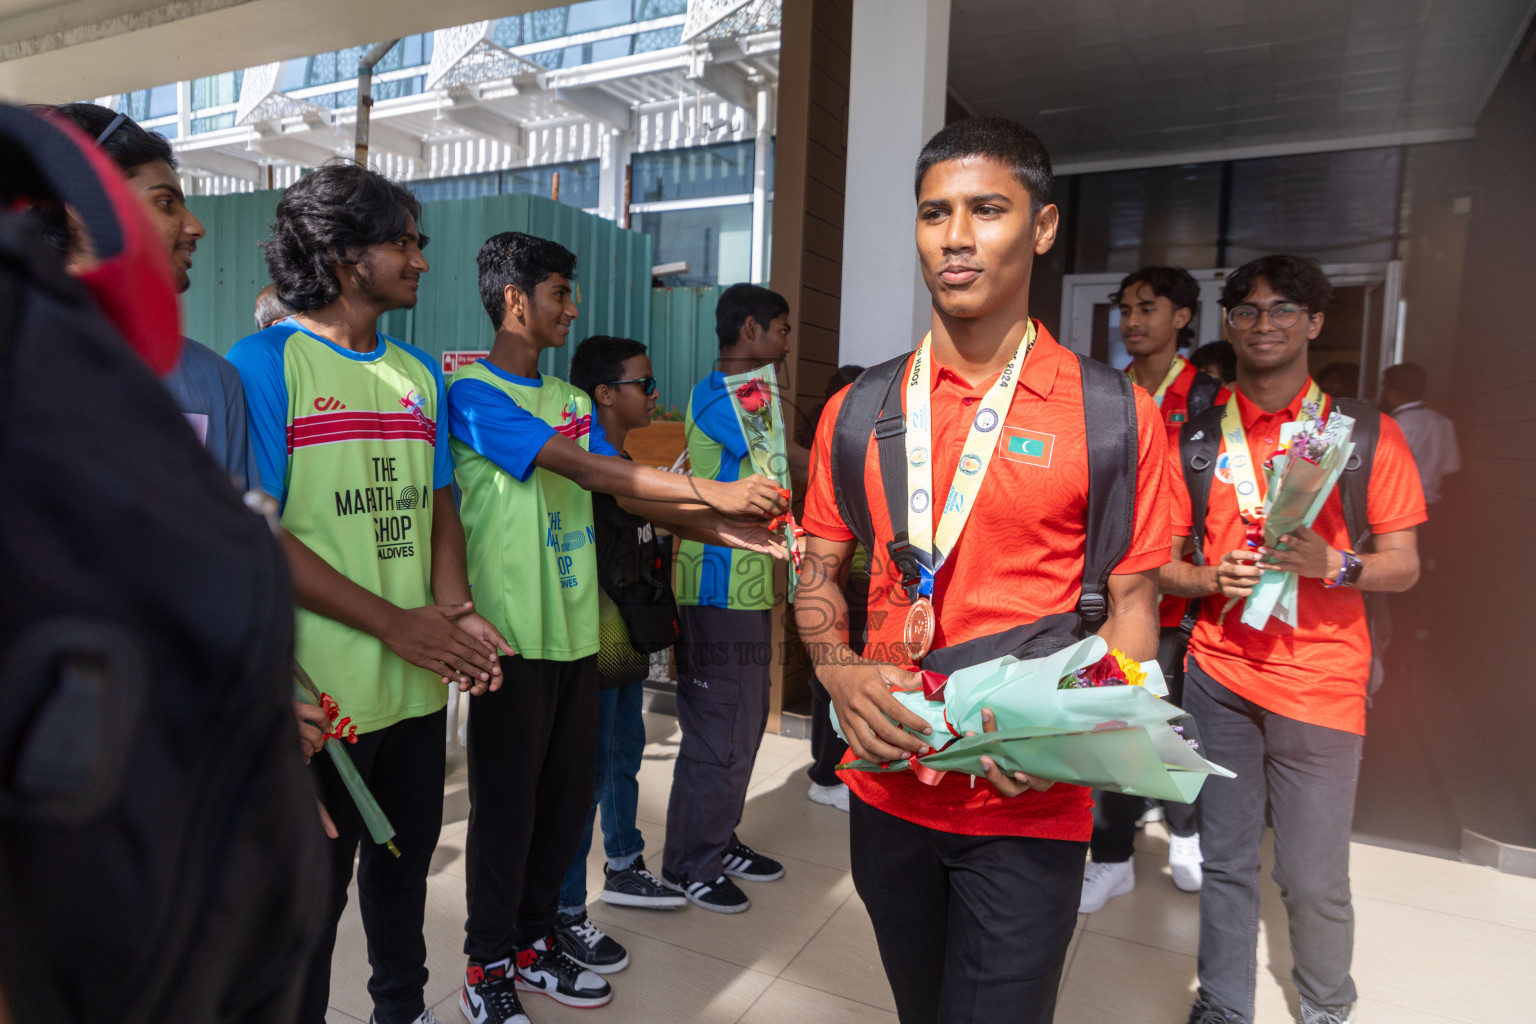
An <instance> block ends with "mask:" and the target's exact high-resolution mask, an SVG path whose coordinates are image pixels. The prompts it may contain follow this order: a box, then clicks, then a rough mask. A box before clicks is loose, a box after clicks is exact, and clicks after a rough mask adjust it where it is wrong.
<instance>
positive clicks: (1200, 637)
mask: <svg viewBox="0 0 1536 1024" xmlns="http://www.w3.org/2000/svg"><path fill="white" fill-rule="evenodd" d="M1310 385H1311V381H1310V380H1309V381H1307V383H1306V384H1303V385H1302V387H1301V390H1300V391H1298V392H1297V393H1296V397H1295V398H1292V399H1291V401H1290V403H1289V404H1288V405H1286V406H1285V408H1283V409H1280V410H1278V411H1276V412H1274V413H1266V412H1265V411H1264V410H1262V409H1260V408H1259V407H1258V406H1257V405H1254V404H1253V403H1252V402H1250V401H1249V400H1248V398H1247V396H1245V395H1244V394H1243V393H1242V392H1241V391H1239V392H1237V407H1238V413H1239V414H1240V415H1241V417H1242V420H1243V429H1244V430H1245V431H1246V432H1247V434H1248V453H1249V457H1250V458H1252V459H1253V464H1254V466H1255V467H1258V466H1262V465H1263V463H1264V460H1266V459H1268V458H1269V456H1270V455H1271V454H1273V453H1274V450H1275V447H1276V446H1277V445H1278V444H1279V443H1280V426H1281V424H1284V423H1289V422H1290V421H1291V420H1294V419H1295V418H1296V417H1297V416H1298V415H1299V414H1300V412H1301V403H1302V399H1303V398H1305V397H1306V393H1307V388H1308V387H1309V386H1310ZM1225 445H1226V442H1222V446H1223V451H1225ZM1169 476H1170V477H1171V479H1170V481H1169V486H1170V491H1171V493H1172V495H1173V535H1174V536H1175V537H1188V536H1189V534H1190V520H1191V515H1192V513H1191V506H1190V501H1189V489H1188V488H1187V487H1185V485H1184V472H1183V469H1182V468H1181V467H1180V465H1179V461H1178V453H1177V452H1175V453H1174V454H1173V458H1172V460H1171V462H1170V469H1169ZM1262 480H1263V477H1262V475H1260V481H1261V484H1262ZM1366 518H1367V519H1368V520H1369V521H1370V525H1371V532H1372V533H1375V534H1383V533H1393V532H1395V531H1398V530H1406V529H1408V528H1409V527H1413V526H1417V525H1418V524H1419V523H1422V522H1424V520H1425V518H1426V516H1425V514H1424V491H1423V489H1422V488H1421V487H1420V485H1419V470H1418V467H1417V466H1416V465H1415V464H1414V461H1413V455H1412V453H1411V452H1409V450H1408V443H1407V441H1405V440H1404V439H1403V432H1402V430H1401V428H1399V427H1398V425H1397V424H1396V423H1394V422H1393V421H1392V417H1390V416H1383V417H1382V418H1381V437H1380V439H1379V440H1378V441H1377V442H1376V457H1375V462H1374V463H1373V465H1372V467H1371V480H1370V485H1369V488H1368V490H1367V496H1366ZM1312 529H1313V530H1314V531H1316V532H1317V533H1318V534H1319V535H1320V536H1321V537H1322V538H1323V540H1325V541H1326V542H1327V543H1328V544H1330V545H1332V546H1333V547H1335V548H1348V547H1350V546H1351V544H1350V540H1349V532H1348V530H1346V529H1345V525H1344V505H1343V502H1342V500H1341V499H1340V498H1339V491H1338V488H1337V487H1335V488H1334V490H1333V493H1332V494H1330V495H1329V496H1328V500H1327V501H1326V502H1325V503H1324V504H1323V509H1322V511H1321V512H1320V513H1318V516H1317V521H1316V522H1315V523H1313V524H1312ZM1205 530H1206V535H1205V559H1206V564H1207V565H1215V564H1216V563H1217V562H1219V561H1221V556H1222V555H1224V554H1226V553H1227V552H1229V551H1237V550H1240V549H1242V548H1243V547H1244V546H1245V533H1244V530H1243V523H1242V519H1241V518H1240V513H1239V511H1238V505H1237V492H1236V491H1235V490H1234V489H1233V481H1232V475H1231V474H1230V473H1228V472H1226V471H1225V469H1224V468H1223V463H1222V462H1221V461H1218V462H1217V465H1216V469H1215V470H1213V478H1212V480H1211V499H1210V505H1209V507H1208V509H1207V511H1206V516H1205ZM1226 603H1227V598H1225V597H1223V596H1222V595H1220V594H1212V595H1210V596H1208V597H1206V598H1205V600H1204V602H1203V605H1202V607H1201V609H1200V621H1199V623H1198V624H1197V625H1196V626H1195V632H1194V635H1193V636H1192V637H1191V638H1190V644H1189V653H1190V654H1191V655H1192V656H1193V657H1194V658H1195V659H1196V660H1197V661H1199V662H1200V667H1201V668H1202V669H1204V670H1205V671H1206V672H1207V673H1209V674H1210V675H1211V677H1212V678H1214V679H1216V680H1218V681H1220V682H1221V684H1222V685H1223V686H1225V687H1227V689H1229V690H1231V691H1232V692H1233V693H1236V694H1238V695H1239V696H1242V697H1246V698H1247V699H1248V700H1251V701H1253V702H1254V703H1255V704H1257V705H1259V706H1260V707H1263V708H1267V709H1268V710H1270V711H1273V712H1275V713H1276V714H1280V715H1284V716H1286V717H1287V718H1294V719H1296V720H1297V721H1300V722H1307V723H1309V724H1311V725H1321V726H1326V727H1327V728H1329V729H1340V730H1343V731H1344V732H1352V733H1356V734H1358V735H1362V736H1363V735H1365V687H1366V683H1367V682H1368V681H1369V679H1370V674H1371V637H1370V630H1369V628H1368V626H1367V624H1366V621H1365V600H1364V598H1362V597H1361V595H1360V591H1358V590H1355V589H1354V588H1352V587H1333V588H1329V587H1324V586H1323V582H1322V580H1316V579H1307V578H1303V579H1301V581H1300V588H1299V591H1298V595H1297V604H1296V625H1295V627H1291V626H1287V625H1285V624H1284V623H1281V622H1279V621H1277V620H1275V619H1273V618H1272V619H1270V620H1269V621H1268V622H1267V623H1265V624H1264V628H1263V629H1262V630H1258V629H1253V628H1251V627H1249V626H1245V625H1243V623H1242V619H1241V616H1242V611H1243V609H1242V606H1241V605H1240V604H1239V605H1237V606H1236V607H1234V608H1233V609H1232V611H1231V612H1229V613H1228V614H1227V617H1226V621H1225V622H1224V623H1223V624H1222V625H1219V626H1218V625H1217V624H1216V622H1217V619H1218V618H1219V617H1220V616H1221V610H1222V608H1223V607H1224V606H1225V605H1226Z"/></svg>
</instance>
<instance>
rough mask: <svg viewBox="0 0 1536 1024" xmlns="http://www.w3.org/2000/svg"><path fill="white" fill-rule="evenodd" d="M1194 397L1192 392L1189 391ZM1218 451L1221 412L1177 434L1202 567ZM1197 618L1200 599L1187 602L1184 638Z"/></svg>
mask: <svg viewBox="0 0 1536 1024" xmlns="http://www.w3.org/2000/svg"><path fill="white" fill-rule="evenodd" d="M1191 394H1193V391H1191ZM1220 450H1221V409H1220V408H1218V407H1214V406H1213V407H1211V408H1208V409H1206V410H1205V411H1204V412H1202V413H1200V414H1199V415H1198V416H1191V417H1190V419H1189V422H1188V423H1185V424H1184V427H1183V429H1182V430H1180V431H1179V465H1180V466H1181V467H1182V468H1183V470H1184V487H1185V489H1186V490H1188V491H1189V511H1190V517H1189V522H1190V527H1189V539H1190V542H1191V543H1192V544H1193V545H1194V552H1193V555H1192V557H1193V558H1194V562H1195V564H1196V565H1204V564H1205V516H1206V513H1207V512H1208V511H1210V507H1211V480H1212V478H1213V477H1214V476H1215V475H1216V458H1217V454H1218V452H1220ZM1199 618H1200V599H1199V598H1195V599H1193V600H1191V601H1190V602H1189V607H1188V608H1187V609H1185V611H1184V619H1183V621H1182V622H1180V623H1179V629H1180V630H1181V631H1182V632H1183V633H1184V636H1185V638H1186V639H1187V638H1188V637H1189V635H1190V633H1192V632H1193V631H1194V628H1195V622H1196V621H1198V620H1199Z"/></svg>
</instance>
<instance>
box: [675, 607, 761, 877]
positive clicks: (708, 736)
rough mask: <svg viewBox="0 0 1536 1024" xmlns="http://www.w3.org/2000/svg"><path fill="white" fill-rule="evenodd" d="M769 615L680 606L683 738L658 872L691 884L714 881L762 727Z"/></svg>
mask: <svg viewBox="0 0 1536 1024" xmlns="http://www.w3.org/2000/svg"><path fill="white" fill-rule="evenodd" d="M771 614H772V613H771V612H769V611H767V610H763V611H732V610H729V609H725V608H706V607H702V606H699V607H694V606H687V605H685V606H683V607H680V608H679V609H678V616H679V618H680V619H681V621H682V626H683V643H684V644H686V645H687V651H686V655H687V661H688V664H687V668H686V670H685V671H683V672H680V673H678V679H677V723H678V725H679V726H680V727H681V729H682V732H683V742H682V744H681V746H680V747H679V749H678V753H677V763H676V765H675V766H674V768H673V771H672V796H671V799H670V800H669V801H668V803H667V842H666V847H665V849H664V851H663V854H662V866H663V867H664V868H665V869H666V871H668V872H669V873H671V874H673V875H679V876H681V877H683V878H684V879H686V880H688V881H690V882H713V881H714V880H715V879H716V878H719V877H720V874H721V871H722V866H721V859H722V857H723V856H724V855H725V851H726V850H728V849H730V848H731V847H732V846H734V845H735V844H736V842H737V840H736V826H737V825H738V824H740V823H741V811H742V807H743V806H744V805H745V803H746V799H747V782H748V780H749V779H750V778H751V776H752V764H753V762H754V761H756V760H757V750H758V747H760V746H761V745H762V742H763V729H764V727H765V726H766V725H767V724H768V666H769V664H770V663H771V661H772V653H773V646H772V632H771V630H772V619H771V618H770V616H771Z"/></svg>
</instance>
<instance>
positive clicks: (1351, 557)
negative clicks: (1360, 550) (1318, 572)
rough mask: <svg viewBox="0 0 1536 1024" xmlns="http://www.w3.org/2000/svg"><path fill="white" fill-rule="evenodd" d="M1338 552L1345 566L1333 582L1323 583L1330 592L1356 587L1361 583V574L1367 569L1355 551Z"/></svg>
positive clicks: (1343, 550)
mask: <svg viewBox="0 0 1536 1024" xmlns="http://www.w3.org/2000/svg"><path fill="white" fill-rule="evenodd" d="M1338 552H1339V557H1340V558H1342V559H1343V560H1344V564H1343V565H1342V566H1340V567H1339V574H1338V575H1337V576H1335V577H1334V578H1333V579H1331V580H1324V581H1323V586H1325V587H1327V588H1329V589H1330V590H1331V589H1333V588H1334V587H1352V586H1354V585H1355V584H1356V583H1358V582H1359V581H1360V572H1361V570H1362V569H1364V568H1365V563H1364V562H1363V561H1361V560H1360V556H1359V555H1357V554H1355V553H1354V552H1353V551H1349V550H1346V549H1345V548H1339V549H1338Z"/></svg>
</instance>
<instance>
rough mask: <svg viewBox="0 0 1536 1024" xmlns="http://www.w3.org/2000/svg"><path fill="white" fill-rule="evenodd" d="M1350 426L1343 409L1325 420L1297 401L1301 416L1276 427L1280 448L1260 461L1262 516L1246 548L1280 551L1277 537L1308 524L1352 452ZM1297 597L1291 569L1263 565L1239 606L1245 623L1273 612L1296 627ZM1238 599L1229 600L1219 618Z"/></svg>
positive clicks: (1256, 624)
mask: <svg viewBox="0 0 1536 1024" xmlns="http://www.w3.org/2000/svg"><path fill="white" fill-rule="evenodd" d="M1354 429H1355V421H1354V420H1353V419H1351V418H1350V417H1348V416H1345V415H1343V414H1342V413H1339V412H1334V413H1332V414H1331V415H1330V416H1329V417H1328V418H1327V420H1323V419H1322V418H1321V415H1320V412H1319V409H1318V407H1317V404H1316V403H1314V402H1303V403H1302V404H1301V416H1300V418H1298V419H1297V420H1296V421H1295V422H1293V423H1287V424H1285V425H1284V426H1282V427H1281V428H1280V447H1279V449H1277V450H1276V451H1275V454H1273V455H1271V456H1270V457H1269V459H1268V460H1266V461H1265V463H1264V485H1265V495H1264V512H1263V518H1262V520H1261V522H1259V523H1250V524H1248V525H1249V532H1248V543H1249V546H1251V547H1258V546H1259V544H1260V543H1262V544H1263V546H1264V547H1267V548H1272V549H1274V550H1277V551H1283V550H1285V548H1286V546H1285V545H1284V544H1281V543H1280V538H1281V537H1284V536H1285V535H1286V534H1288V533H1291V532H1293V531H1294V530H1295V529H1296V528H1297V527H1299V526H1307V527H1310V526H1311V525H1312V523H1313V522H1314V521H1315V520H1316V519H1317V514H1318V513H1319V512H1321V511H1322V509H1323V503H1324V502H1326V501H1327V500H1328V495H1329V494H1330V493H1331V492H1332V491H1333V485H1334V484H1336V483H1338V481H1339V475H1340V474H1341V473H1343V472H1344V466H1345V465H1346V464H1347V463H1348V462H1349V457H1350V455H1351V454H1352V453H1353V452H1354V450H1355V445H1354V442H1352V441H1350V439H1349V438H1350V434H1351V433H1353V431H1354ZM1260 527H1262V536H1261V531H1260ZM1296 598H1297V578H1296V574H1295V573H1294V572H1285V571H1284V570H1281V569H1266V570H1264V573H1263V575H1262V576H1260V577H1259V582H1258V583H1257V584H1255V585H1254V588H1253V593H1251V594H1249V595H1248V598H1247V601H1246V603H1245V604H1244V605H1243V616H1242V621H1243V624H1244V625H1246V626H1251V627H1253V628H1254V629H1263V628H1264V624H1265V623H1266V622H1268V621H1269V619H1270V617H1271V616H1273V617H1274V618H1277V619H1279V620H1280V621H1281V622H1284V623H1286V624H1287V625H1290V626H1294V625H1296ZM1238 600H1239V599H1238V598H1233V599H1232V600H1230V601H1228V602H1227V604H1226V607H1225V608H1223V609H1222V613H1221V614H1222V617H1223V618H1225V616H1226V614H1227V612H1229V611H1231V610H1232V606H1233V605H1235V604H1236V603H1237V601H1238Z"/></svg>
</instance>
